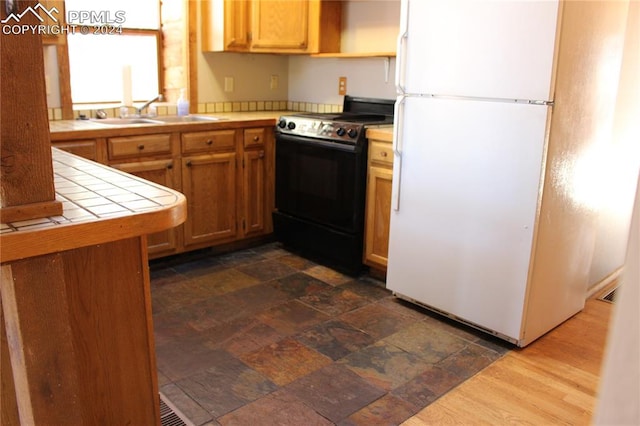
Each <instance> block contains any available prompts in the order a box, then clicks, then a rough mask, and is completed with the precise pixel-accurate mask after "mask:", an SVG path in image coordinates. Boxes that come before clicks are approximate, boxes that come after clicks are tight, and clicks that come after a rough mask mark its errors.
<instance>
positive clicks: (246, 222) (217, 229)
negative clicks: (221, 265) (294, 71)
mask: <svg viewBox="0 0 640 426" xmlns="http://www.w3.org/2000/svg"><path fill="white" fill-rule="evenodd" d="M199 128H200V129H202V128H203V127H202V126H200V127H199ZM150 131H151V132H152V133H150ZM130 133H131V132H130ZM53 146H55V147H58V148H61V149H64V150H66V151H69V152H71V153H74V154H77V155H80V156H82V157H85V158H88V159H91V160H94V161H98V162H101V163H104V164H107V165H109V166H111V167H114V168H116V169H119V170H122V171H124V172H127V173H131V174H133V175H135V176H138V177H141V178H143V179H146V180H148V181H151V182H154V183H157V184H160V185H163V186H166V187H169V188H171V189H175V190H178V191H180V192H182V193H183V194H184V195H185V196H186V198H187V220H186V222H185V223H184V224H182V225H180V226H179V227H177V228H175V229H170V230H167V231H163V232H159V233H156V234H152V235H149V236H148V237H147V241H148V252H149V257H151V258H157V257H162V256H167V255H172V254H177V253H181V252H185V251H189V250H195V249H200V248H205V247H211V246H216V245H221V244H227V243H232V242H236V241H239V240H243V239H249V238H254V237H260V236H263V235H267V234H270V233H271V232H273V224H272V219H271V213H272V211H273V210H274V208H275V182H274V181H275V169H274V168H275V153H274V149H275V136H274V129H273V126H258V127H246V128H243V127H238V126H237V125H233V126H230V128H220V127H219V126H218V127H213V128H210V129H207V128H205V130H199V131H184V130H183V131H174V132H165V133H158V132H156V131H154V130H151V129H149V128H146V129H144V130H142V131H141V133H140V134H137V133H136V134H129V135H126V136H120V135H117V136H114V137H102V138H96V139H78V140H69V141H66V140H64V141H54V142H53Z"/></svg>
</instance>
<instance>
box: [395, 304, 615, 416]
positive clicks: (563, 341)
mask: <svg viewBox="0 0 640 426" xmlns="http://www.w3.org/2000/svg"><path fill="white" fill-rule="evenodd" d="M612 307H613V304H611V303H608V302H604V301H601V300H597V299H590V300H588V301H587V304H586V306H585V309H584V310H583V311H582V312H580V313H578V314H577V315H576V316H574V317H573V318H571V319H569V320H568V321H566V322H565V323H563V324H562V325H560V326H559V327H557V328H556V329H554V330H552V331H551V332H549V333H548V334H546V335H545V336H543V337H541V338H540V339H538V340H537V341H535V342H533V343H532V344H530V345H529V346H527V347H526V348H524V349H516V350H513V351H511V352H509V353H508V354H507V355H505V356H504V357H503V358H501V359H499V360H498V361H496V362H495V363H493V364H492V365H490V366H489V367H487V368H485V369H484V370H482V371H481V372H480V373H478V374H477V375H476V376H474V377H472V378H471V379H469V380H467V381H466V382H464V383H463V384H461V385H460V386H458V387H457V388H455V389H454V390H452V391H451V392H449V393H447V394H446V395H444V396H443V397H442V398H440V399H439V400H437V401H435V402H434V403H433V404H431V405H429V406H428V407H426V408H425V409H424V410H422V411H421V412H419V413H418V414H416V415H415V416H413V417H412V418H410V419H409V420H407V421H406V422H404V423H403V426H425V425H435V424H437V425H461V424H464V425H471V424H472V425H476V424H491V425H498V424H519V425H524V424H532V425H542V424H571V425H587V424H589V423H590V422H591V418H592V416H593V411H594V409H595V405H596V395H597V392H598V384H599V377H600V368H601V364H602V358H603V355H604V349H605V343H606V336H607V330H608V324H609V319H610V314H611V311H612Z"/></svg>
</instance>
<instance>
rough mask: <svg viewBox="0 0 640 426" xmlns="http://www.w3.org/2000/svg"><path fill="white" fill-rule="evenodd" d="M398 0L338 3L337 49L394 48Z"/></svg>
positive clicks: (363, 0) (362, 0) (369, 50)
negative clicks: (339, 5)
mask: <svg viewBox="0 0 640 426" xmlns="http://www.w3.org/2000/svg"><path fill="white" fill-rule="evenodd" d="M399 24H400V0H349V1H345V2H344V3H343V4H342V34H341V38H340V44H341V48H340V51H341V52H395V50H396V39H397V36H398V27H399Z"/></svg>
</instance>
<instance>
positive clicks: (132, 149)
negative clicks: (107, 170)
mask: <svg viewBox="0 0 640 426" xmlns="http://www.w3.org/2000/svg"><path fill="white" fill-rule="evenodd" d="M107 147H108V150H109V159H110V160H116V159H119V158H126V157H140V156H147V155H162V154H171V136H170V135H168V134H161V135H144V136H129V137H122V138H110V139H108V140H107Z"/></svg>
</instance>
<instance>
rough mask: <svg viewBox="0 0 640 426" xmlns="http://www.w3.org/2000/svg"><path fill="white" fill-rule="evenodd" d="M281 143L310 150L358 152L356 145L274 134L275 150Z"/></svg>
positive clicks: (358, 148)
mask: <svg viewBox="0 0 640 426" xmlns="http://www.w3.org/2000/svg"><path fill="white" fill-rule="evenodd" d="M283 142H284V143H290V144H296V145H304V146H307V147H311V148H328V149H332V150H335V151H344V152H357V151H358V150H360V147H358V146H357V145H349V144H343V143H336V142H327V141H323V140H322V139H311V138H304V137H300V136H294V135H288V134H286V133H278V134H276V149H277V147H278V143H283Z"/></svg>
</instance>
